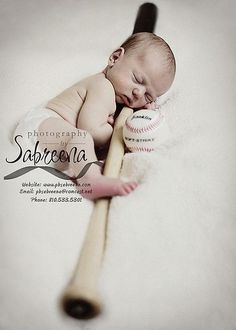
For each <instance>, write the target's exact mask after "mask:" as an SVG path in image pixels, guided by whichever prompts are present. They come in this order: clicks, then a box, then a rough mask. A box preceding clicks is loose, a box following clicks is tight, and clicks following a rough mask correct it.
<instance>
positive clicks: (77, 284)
mask: <svg viewBox="0 0 236 330" xmlns="http://www.w3.org/2000/svg"><path fill="white" fill-rule="evenodd" d="M132 113H133V110H132V109H130V108H127V107H125V108H123V110H122V111H121V113H120V115H119V116H118V118H117V119H116V122H115V126H114V130H113V134H112V139H111V143H110V147H109V151H108V155H107V159H106V163H105V167H104V175H106V176H108V177H111V178H117V177H119V173H120V169H121V164H122V160H123V156H124V152H125V149H124V143H123V134H122V131H123V126H124V123H125V121H126V119H127V117H128V116H130V115H131V114H132ZM109 204H110V199H108V198H102V199H99V200H97V201H96V202H95V206H94V210H93V212H92V215H91V218H90V221H89V225H88V229H87V233H86V237H85V240H84V243H83V247H82V250H81V253H80V258H79V262H78V265H77V267H76V269H75V271H74V275H73V277H72V279H71V282H70V283H69V285H68V287H67V288H66V290H65V293H64V297H63V301H62V302H63V308H64V310H65V311H66V312H67V314H69V315H70V316H72V317H74V318H78V319H88V318H92V317H94V316H96V315H97V314H99V313H100V311H101V308H102V304H101V300H100V298H99V293H98V291H97V280H98V277H99V272H100V266H101V263H102V259H103V252H104V246H105V240H106V226H107V218H108V210H109Z"/></svg>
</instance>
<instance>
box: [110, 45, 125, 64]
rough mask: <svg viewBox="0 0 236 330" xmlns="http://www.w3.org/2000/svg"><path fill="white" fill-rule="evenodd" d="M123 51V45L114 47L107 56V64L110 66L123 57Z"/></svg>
mask: <svg viewBox="0 0 236 330" xmlns="http://www.w3.org/2000/svg"><path fill="white" fill-rule="evenodd" d="M124 53H125V50H124V48H123V47H119V48H118V49H116V50H115V51H114V52H113V53H112V54H111V56H110V57H109V61H108V65H109V66H110V67H113V65H114V64H115V63H116V62H117V61H118V60H119V59H121V58H122V57H123V55H124Z"/></svg>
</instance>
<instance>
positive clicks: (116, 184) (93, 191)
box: [78, 175, 138, 200]
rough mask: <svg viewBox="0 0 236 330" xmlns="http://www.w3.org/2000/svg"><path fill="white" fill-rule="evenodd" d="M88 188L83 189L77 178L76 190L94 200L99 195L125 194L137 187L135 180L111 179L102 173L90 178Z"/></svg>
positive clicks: (99, 196)
mask: <svg viewBox="0 0 236 330" xmlns="http://www.w3.org/2000/svg"><path fill="white" fill-rule="evenodd" d="M89 181H90V186H89V188H85V189H83V188H82V186H83V184H81V181H80V180H78V190H81V195H82V196H83V197H85V198H87V199H90V200H94V199H98V198H101V197H112V196H125V195H128V194H129V193H130V192H131V191H133V190H134V189H135V188H136V187H137V185H138V184H137V183H136V182H124V181H121V180H120V179H113V178H109V177H106V176H104V175H101V176H99V177H98V178H90V180H88V181H87V182H89Z"/></svg>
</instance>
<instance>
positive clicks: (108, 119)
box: [107, 115, 115, 126]
mask: <svg viewBox="0 0 236 330" xmlns="http://www.w3.org/2000/svg"><path fill="white" fill-rule="evenodd" d="M107 122H108V124H110V125H111V126H113V125H114V122H115V120H114V116H113V115H110V116H108V118H107Z"/></svg>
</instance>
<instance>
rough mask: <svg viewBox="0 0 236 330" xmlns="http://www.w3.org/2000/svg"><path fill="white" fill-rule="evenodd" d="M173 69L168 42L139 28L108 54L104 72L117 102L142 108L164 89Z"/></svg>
mask: <svg viewBox="0 0 236 330" xmlns="http://www.w3.org/2000/svg"><path fill="white" fill-rule="evenodd" d="M175 69H176V64H175V58H174V54H173V53H172V50H171V49H170V47H169V45H168V44H167V43H166V42H165V41H164V40H163V39H162V38H160V37H158V36H156V35H155V34H153V33H149V32H141V33H136V34H134V35H132V36H131V37H129V38H128V39H127V40H126V41H125V42H124V43H123V44H122V45H121V46H120V47H119V48H118V49H116V50H115V51H114V52H113V53H112V54H111V56H110V57H109V61H108V65H107V67H106V68H105V70H104V72H105V74H106V77H107V79H109V80H110V82H111V83H112V85H113V87H114V90H115V94H116V102H117V103H121V104H125V105H126V106H128V107H131V108H143V107H145V106H147V104H148V103H151V102H154V101H155V100H156V98H157V97H158V96H160V95H162V94H164V93H165V92H167V90H168V89H169V88H170V86H171V84H172V82H173V80H174V76H175Z"/></svg>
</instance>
